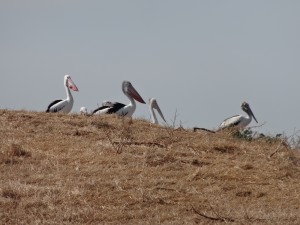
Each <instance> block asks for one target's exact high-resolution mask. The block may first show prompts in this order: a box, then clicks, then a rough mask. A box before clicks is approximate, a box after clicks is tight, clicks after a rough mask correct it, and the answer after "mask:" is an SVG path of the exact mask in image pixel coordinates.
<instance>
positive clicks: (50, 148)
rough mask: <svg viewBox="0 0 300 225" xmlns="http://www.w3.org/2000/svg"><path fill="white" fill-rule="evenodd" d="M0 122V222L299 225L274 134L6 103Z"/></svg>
mask: <svg viewBox="0 0 300 225" xmlns="http://www.w3.org/2000/svg"><path fill="white" fill-rule="evenodd" d="M0 129H1V130H0V134H1V135H0V170H1V172H0V176H1V182H0V208H1V211H0V224H222V223H224V222H228V223H231V224H300V208H299V207H300V192H299V190H300V157H299V153H298V152H296V151H293V150H291V149H289V148H288V147H287V145H285V144H284V143H283V142H282V141H280V140H276V139H274V140H269V139H259V140H252V141H246V140H243V139H237V138H233V137H232V135H230V133H225V132H223V133H217V134H211V133H195V132H192V131H190V130H174V129H171V128H166V127H160V126H153V125H152V126H150V125H149V124H148V122H146V121H144V120H133V121H130V120H128V119H123V118H117V117H115V116H103V117H86V116H80V115H62V114H46V113H38V112H25V111H8V110H0Z"/></svg>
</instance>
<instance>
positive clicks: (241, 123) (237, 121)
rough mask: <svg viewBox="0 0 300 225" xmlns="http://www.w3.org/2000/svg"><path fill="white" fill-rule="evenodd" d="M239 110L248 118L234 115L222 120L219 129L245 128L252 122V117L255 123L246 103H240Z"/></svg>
mask: <svg viewBox="0 0 300 225" xmlns="http://www.w3.org/2000/svg"><path fill="white" fill-rule="evenodd" d="M241 108H242V110H243V111H244V112H246V113H247V115H248V116H242V115H236V116H233V117H230V118H228V119H226V120H224V121H223V122H222V123H221V125H220V126H219V128H220V129H224V128H227V127H236V128H239V129H241V128H245V127H246V126H247V125H248V124H249V123H250V122H251V120H252V117H253V118H254V120H255V121H256V123H257V120H256V118H255V116H254V114H253V112H252V110H251V108H250V106H249V104H248V103H247V102H242V104H241Z"/></svg>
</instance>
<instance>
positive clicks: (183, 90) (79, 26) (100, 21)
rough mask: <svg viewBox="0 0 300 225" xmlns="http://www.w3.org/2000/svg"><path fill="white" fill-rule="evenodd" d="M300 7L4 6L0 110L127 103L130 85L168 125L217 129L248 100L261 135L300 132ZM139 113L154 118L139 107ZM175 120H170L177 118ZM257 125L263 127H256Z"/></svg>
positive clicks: (0, 11)
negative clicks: (69, 101)
mask: <svg viewBox="0 0 300 225" xmlns="http://www.w3.org/2000/svg"><path fill="white" fill-rule="evenodd" d="M299 12H300V1H297V0H280V1H279V0H264V1H261V0H252V1H245V0H228V1H217V0H206V1H201V0H197V1H196V0H195V1H190V0H187V1H182V0H181V1H179V0H162V1H158V0H157V1H143V0H128V1H123V0H107V1H98V0H97V1H96V0H93V1H79V0H52V1H40V0H27V1H22V0H2V1H1V2H0V32H1V35H0V74H1V75H0V76H1V81H0V107H1V108H2V109H15V110H20V109H26V110H30V111H44V110H45V109H46V108H47V106H48V104H49V103H50V102H51V101H52V100H54V99H60V98H65V97H66V94H65V89H64V86H63V76H64V75H65V74H70V75H71V77H72V79H73V81H74V82H75V83H76V85H77V87H78V88H79V90H80V92H78V93H74V92H73V96H74V99H75V103H74V107H73V110H72V111H73V112H76V111H79V108H80V107H81V106H86V107H87V108H88V109H89V110H91V109H95V108H96V107H97V104H100V103H101V102H102V101H103V100H113V101H119V102H123V103H127V102H128V100H127V99H126V97H125V96H124V95H123V93H122V91H121V83H122V81H123V80H125V79H126V80H129V81H131V82H132V84H133V85H134V87H135V88H136V89H137V90H138V91H139V93H140V94H141V96H142V97H143V98H144V99H145V100H148V98H150V97H155V98H156V99H157V101H158V103H159V105H160V107H161V109H162V111H163V113H164V115H165V117H166V119H167V120H168V121H169V122H170V121H171V120H172V119H173V117H174V114H175V111H176V110H177V123H179V121H181V122H182V125H183V126H185V127H193V126H201V127H206V128H216V127H217V126H218V125H219V124H220V123H221V122H222V121H223V119H225V118H227V117H229V116H232V115H236V114H241V113H242V114H243V113H244V112H242V111H241V109H240V103H241V102H242V101H244V100H245V101H247V102H248V103H249V104H250V106H251V108H252V110H253V112H254V114H255V115H256V118H257V119H258V121H259V122H260V123H263V122H265V123H266V124H265V125H264V126H263V127H262V128H260V129H259V131H261V132H266V133H270V134H276V133H281V132H285V133H286V134H292V133H293V132H294V131H297V130H300V120H299V115H300V104H299V95H300V90H299V84H300V63H299V62H300V41H299V40H300V29H299V28H300V13H299ZM135 117H142V118H149V117H150V114H149V111H148V107H147V106H145V105H142V104H138V105H137V110H136V112H135ZM170 123H171V122H170ZM251 125H255V123H254V122H252V123H251Z"/></svg>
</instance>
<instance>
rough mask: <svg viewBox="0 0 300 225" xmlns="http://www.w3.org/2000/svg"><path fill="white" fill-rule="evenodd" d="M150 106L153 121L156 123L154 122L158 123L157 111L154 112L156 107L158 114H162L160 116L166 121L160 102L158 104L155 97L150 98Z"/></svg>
mask: <svg viewBox="0 0 300 225" xmlns="http://www.w3.org/2000/svg"><path fill="white" fill-rule="evenodd" d="M149 108H150V114H151V122H152V123H154V124H158V120H157V118H156V115H155V112H154V109H156V110H157V112H158V114H159V115H160V117H161V118H162V119H163V120H164V121H165V122H167V121H166V120H165V118H164V115H163V114H162V112H161V110H160V108H159V106H158V104H157V101H156V99H155V98H150V99H149Z"/></svg>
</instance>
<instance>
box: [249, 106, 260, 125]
mask: <svg viewBox="0 0 300 225" xmlns="http://www.w3.org/2000/svg"><path fill="white" fill-rule="evenodd" d="M248 110H249V113H250V114H251V116H253V119H254V120H255V122H256V123H258V122H257V119H256V118H255V116H254V114H253V112H252V110H251V109H250V108H249V109H248Z"/></svg>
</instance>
